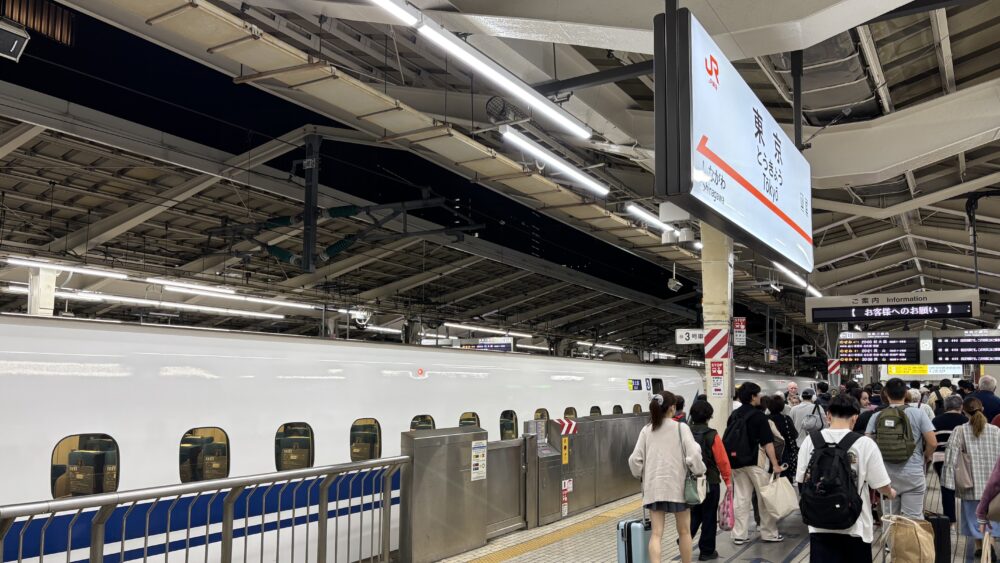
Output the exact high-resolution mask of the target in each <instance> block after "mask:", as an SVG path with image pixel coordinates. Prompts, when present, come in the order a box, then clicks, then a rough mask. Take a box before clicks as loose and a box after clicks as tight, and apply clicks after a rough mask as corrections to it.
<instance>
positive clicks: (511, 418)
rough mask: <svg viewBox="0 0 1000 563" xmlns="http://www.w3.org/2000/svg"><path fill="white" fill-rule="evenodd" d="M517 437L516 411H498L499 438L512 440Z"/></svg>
mask: <svg viewBox="0 0 1000 563" xmlns="http://www.w3.org/2000/svg"><path fill="white" fill-rule="evenodd" d="M514 438H517V413H515V412H514V411H503V412H502V413H500V439H501V440H513V439H514Z"/></svg>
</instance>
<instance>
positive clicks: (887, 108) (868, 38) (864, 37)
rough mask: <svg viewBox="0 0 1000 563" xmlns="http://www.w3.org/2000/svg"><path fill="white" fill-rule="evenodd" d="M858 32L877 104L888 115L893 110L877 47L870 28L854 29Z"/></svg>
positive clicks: (860, 26)
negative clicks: (873, 85)
mask: <svg viewBox="0 0 1000 563" xmlns="http://www.w3.org/2000/svg"><path fill="white" fill-rule="evenodd" d="M855 29H856V30H857V32H858V39H860V42H861V54H862V55H864V57H865V61H866V62H867V63H868V72H869V73H870V74H871V77H872V83H873V84H875V92H876V93H877V94H878V101H879V104H880V105H881V106H882V113H883V114H884V115H889V114H890V113H892V112H893V110H894V109H895V108H894V107H893V105H892V96H890V94H889V85H888V83H887V81H886V79H885V73H884V72H882V62H881V61H880V60H879V58H878V47H876V46H875V39H874V38H873V37H872V31H871V28H869V27H868V25H867V24H865V25H859V26H858V27H857V28H855Z"/></svg>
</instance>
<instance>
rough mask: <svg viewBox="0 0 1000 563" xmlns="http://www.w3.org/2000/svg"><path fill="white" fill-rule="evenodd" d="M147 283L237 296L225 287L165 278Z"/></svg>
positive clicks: (147, 279) (149, 280) (154, 279)
mask: <svg viewBox="0 0 1000 563" xmlns="http://www.w3.org/2000/svg"><path fill="white" fill-rule="evenodd" d="M146 282H147V283H155V284H157V285H163V286H172V287H185V288H187V289H198V290H201V291H211V292H212V293H225V294H227V295H236V292H235V291H233V290H231V289H229V288H225V287H215V286H211V285H200V284H196V283H187V282H178V281H173V280H165V279H163V278H146Z"/></svg>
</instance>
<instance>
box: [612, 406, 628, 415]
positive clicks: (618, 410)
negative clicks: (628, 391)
mask: <svg viewBox="0 0 1000 563" xmlns="http://www.w3.org/2000/svg"><path fill="white" fill-rule="evenodd" d="M611 412H612V413H614V414H622V413H623V412H625V411H623V410H622V406H621V405H615V408H613V409H611Z"/></svg>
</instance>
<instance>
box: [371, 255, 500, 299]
mask: <svg viewBox="0 0 1000 563" xmlns="http://www.w3.org/2000/svg"><path fill="white" fill-rule="evenodd" d="M482 261H483V258H482V257H480V256H467V257H465V258H462V259H461V260H456V261H454V262H450V263H448V264H443V265H441V266H437V267H435V268H431V269H430V270H427V271H426V272H420V273H419V274H414V275H412V276H409V277H405V278H403V279H400V280H396V281H394V282H392V283H387V284H385V285H381V286H379V287H375V288H372V289H369V290H367V291H362V292H361V293H360V294H359V295H358V299H360V300H362V301H375V300H378V299H384V298H386V297H391V296H393V295H395V294H397V293H403V292H405V291H409V290H411V289H414V288H417V287H420V286H422V285H426V284H428V283H431V282H432V281H434V280H436V279H440V278H443V277H445V276H448V275H451V274H454V273H455V272H458V271H460V270H464V269H465V268H468V267H469V266H472V265H473V264H478V263H479V262H482Z"/></svg>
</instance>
